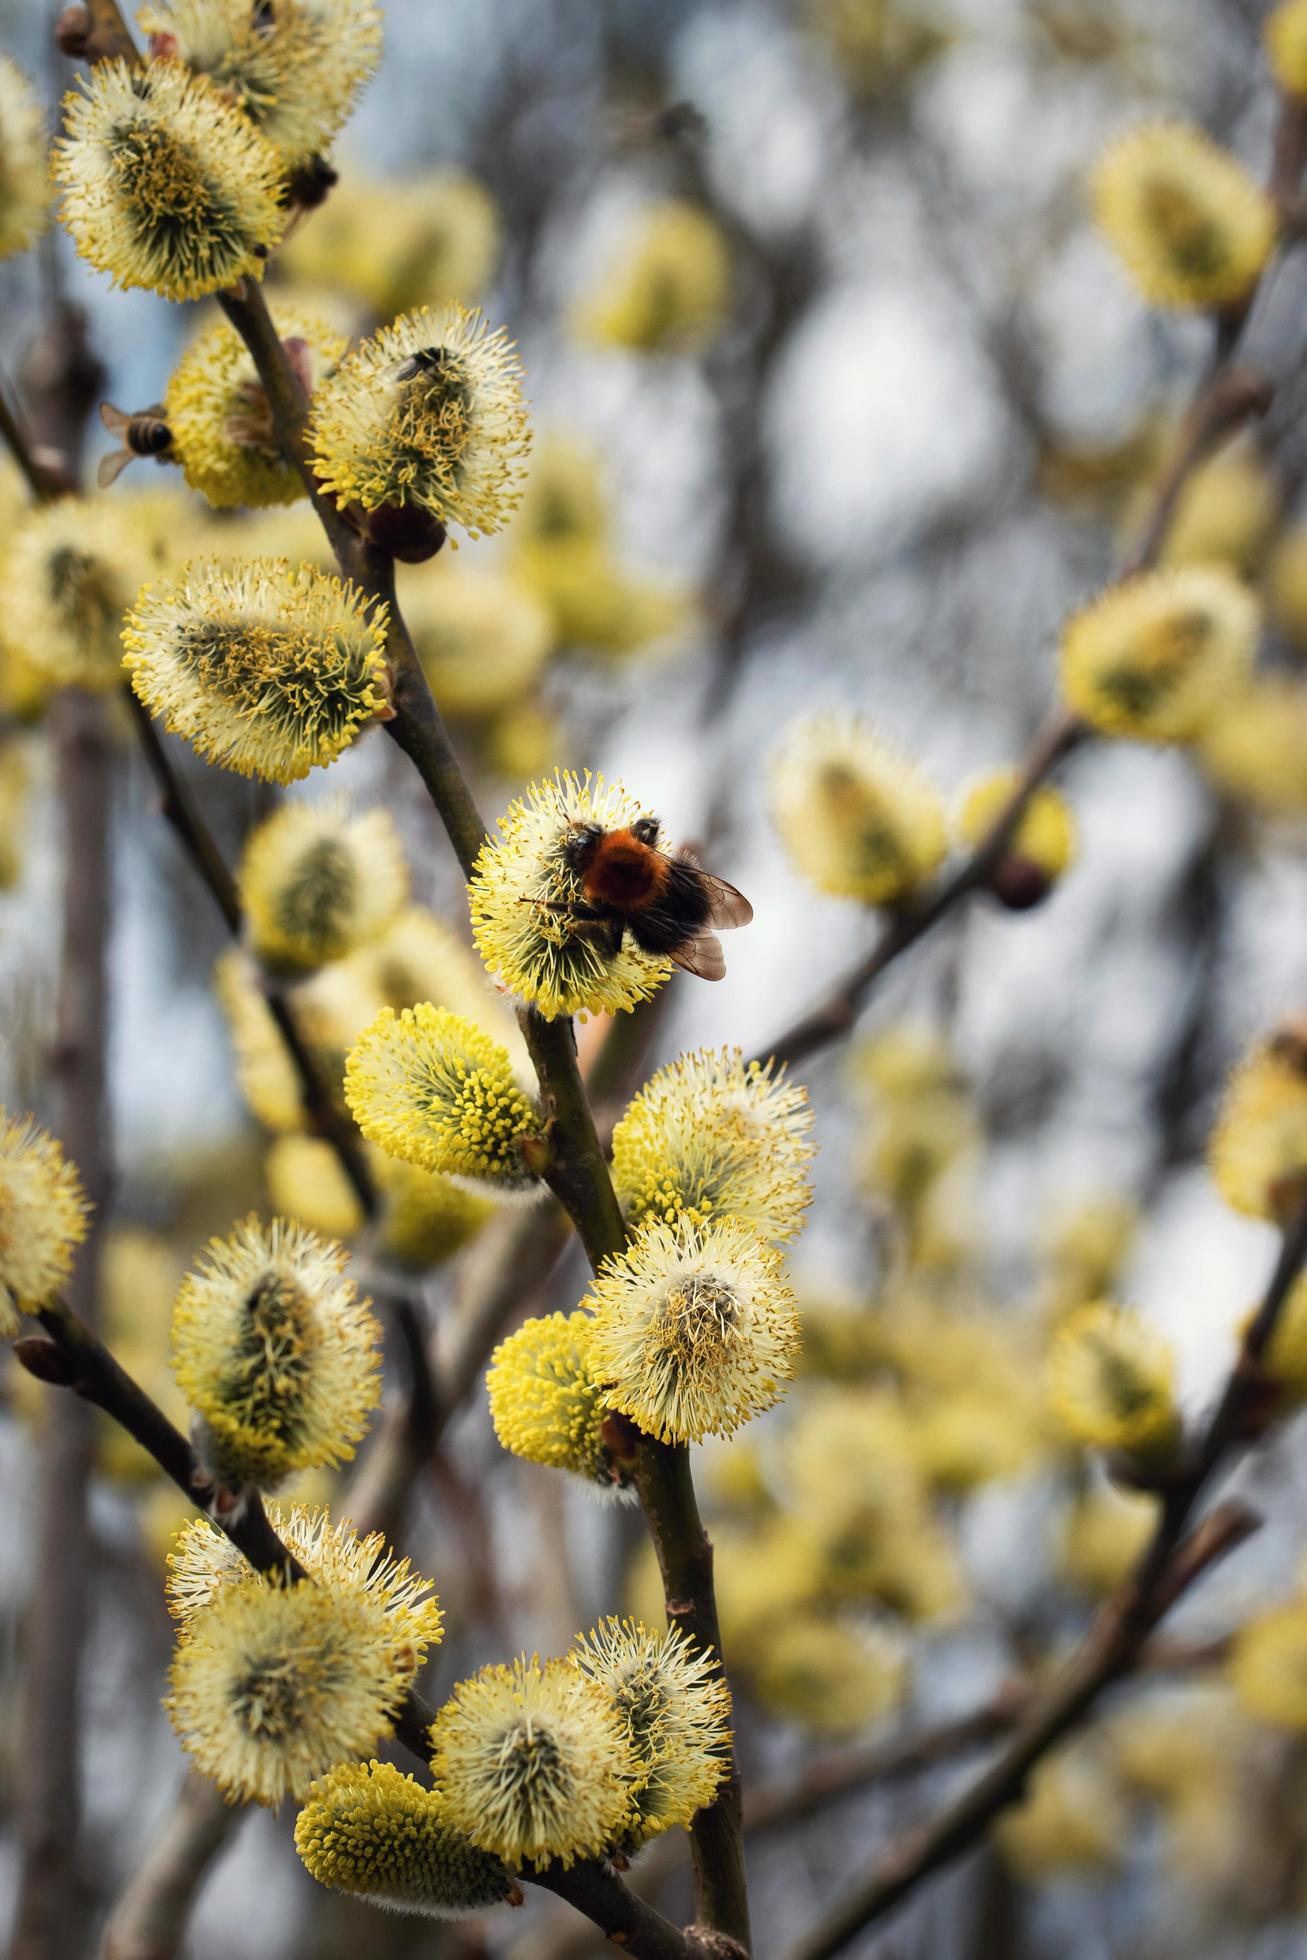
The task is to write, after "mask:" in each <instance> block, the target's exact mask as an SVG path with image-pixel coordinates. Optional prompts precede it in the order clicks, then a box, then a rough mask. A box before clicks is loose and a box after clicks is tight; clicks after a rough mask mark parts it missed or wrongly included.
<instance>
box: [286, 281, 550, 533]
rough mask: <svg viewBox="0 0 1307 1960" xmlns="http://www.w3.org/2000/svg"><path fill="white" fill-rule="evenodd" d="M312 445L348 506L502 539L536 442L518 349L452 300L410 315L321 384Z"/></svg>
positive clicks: (327, 481) (329, 484)
mask: <svg viewBox="0 0 1307 1960" xmlns="http://www.w3.org/2000/svg"><path fill="white" fill-rule="evenodd" d="M309 442H310V446H311V448H312V452H313V459H314V467H315V468H316V470H317V473H318V476H319V478H320V479H321V481H322V484H323V487H324V489H325V490H326V491H327V492H328V493H329V494H330V495H332V496H333V497H334V498H335V499H336V502H337V503H338V504H339V505H340V506H341V507H342V508H344V507H345V506H347V505H351V504H353V505H357V506H359V507H361V508H362V509H363V510H377V509H379V508H380V507H381V506H382V505H383V504H386V505H399V506H403V505H410V504H413V505H417V506H418V507H419V508H420V509H422V510H425V511H427V512H429V514H430V515H431V516H432V517H434V518H436V519H437V520H438V522H440V523H441V524H450V523H454V524H459V525H461V526H462V528H463V529H464V530H465V531H467V532H468V534H469V535H470V536H471V537H478V536H479V535H480V534H481V533H482V532H483V531H497V530H499V528H500V527H501V525H503V524H504V523H505V521H506V520H507V518H508V516H509V514H510V512H511V511H512V510H513V509H514V508H515V507H516V505H517V502H518V500H519V498H520V497H521V494H522V484H523V481H524V476H525V469H524V463H523V459H524V457H525V455H526V453H527V450H528V449H529V448H530V443H531V436H530V427H529V424H528V421H527V413H526V404H525V402H524V401H523V399H522V368H521V364H520V362H519V361H518V358H517V354H516V352H515V351H514V347H513V343H512V342H511V341H510V340H509V339H508V337H507V334H506V333H505V331H504V329H503V328H502V327H500V328H497V329H496V330H495V331H494V332H491V330H490V328H489V326H488V325H487V323H486V321H485V320H484V319H483V317H482V315H481V314H480V313H479V312H475V311H474V312H469V311H468V310H467V308H466V307H462V306H458V305H456V304H454V303H452V302H451V303H450V304H448V305H446V306H443V307H438V308H434V309H432V308H427V307H422V308H419V309H418V310H417V311H416V312H413V313H405V314H402V315H401V316H400V318H399V319H398V320H396V321H395V322H394V323H393V324H392V325H391V326H388V327H382V328H381V329H380V331H379V332H377V333H375V334H373V335H372V337H371V339H369V340H364V341H361V342H360V343H359V345H358V346H357V347H355V348H353V349H352V350H351V351H350V353H349V354H347V355H346V357H345V359H344V360H343V361H342V362H341V364H340V366H339V367H338V368H337V370H336V372H335V373H334V374H333V375H331V376H330V377H328V378H327V379H326V380H325V381H324V382H323V384H322V386H321V387H320V388H319V389H318V392H317V394H316V395H315V396H314V399H313V406H312V413H311V416H310V421H309Z"/></svg>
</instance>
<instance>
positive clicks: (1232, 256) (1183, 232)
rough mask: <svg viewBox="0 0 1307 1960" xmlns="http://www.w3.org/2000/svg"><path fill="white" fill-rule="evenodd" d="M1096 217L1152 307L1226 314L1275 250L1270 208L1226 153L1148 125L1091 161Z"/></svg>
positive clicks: (1205, 140) (1195, 133) (1190, 133)
mask: <svg viewBox="0 0 1307 1960" xmlns="http://www.w3.org/2000/svg"><path fill="white" fill-rule="evenodd" d="M1092 196H1093V206H1094V215H1095V217H1096V219H1097V221H1098V224H1099V227H1100V229H1101V230H1102V231H1103V233H1104V235H1105V236H1106V238H1107V239H1108V241H1109V243H1110V244H1111V245H1112V247H1113V249H1114V250H1115V251H1116V252H1117V254H1118V255H1119V257H1120V259H1121V261H1122V263H1123V265H1124V266H1125V268H1126V270H1127V272H1128V273H1129V274H1130V277H1131V278H1132V279H1133V280H1134V282H1135V284H1136V286H1137V287H1138V288H1139V290H1140V292H1141V293H1142V294H1143V296H1144V298H1145V299H1146V300H1148V301H1149V303H1150V304H1151V305H1154V306H1166V307H1179V308H1186V307H1187V308H1207V307H1220V306H1230V305H1233V304H1234V303H1235V302H1236V301H1238V300H1241V299H1242V298H1244V296H1245V295H1246V294H1247V293H1248V292H1249V291H1250V290H1251V289H1252V287H1253V285H1254V284H1255V283H1256V281H1257V279H1258V278H1259V276H1260V274H1261V271H1262V268H1263V266H1264V265H1265V264H1266V261H1267V259H1268V258H1269V257H1270V254H1271V250H1272V248H1273V246H1274V244H1275V233H1276V218H1275V209H1274V206H1273V205H1272V203H1271V200H1270V198H1269V197H1268V196H1267V195H1266V193H1265V191H1263V190H1262V189H1261V187H1260V186H1259V185H1258V184H1257V183H1255V182H1254V180H1253V178H1252V177H1251V176H1250V175H1249V173H1248V172H1247V170H1245V168H1244V166H1243V165H1242V164H1241V163H1240V162H1239V161H1238V159H1237V158H1235V157H1233V156H1231V155H1230V154H1229V152H1228V151H1226V150H1223V149H1221V148H1219V147H1218V145H1217V144H1215V143H1213V142H1212V141H1211V139H1210V138H1209V137H1208V136H1207V135H1205V134H1204V132H1203V131H1202V130H1200V129H1196V128H1192V127H1190V126H1189V125H1188V124H1185V123H1178V122H1161V123H1147V124H1145V125H1143V126H1142V127H1141V128H1139V129H1134V130H1131V131H1130V132H1129V133H1128V134H1127V135H1125V136H1122V137H1120V138H1119V139H1118V140H1117V141H1116V142H1115V143H1114V144H1113V145H1112V146H1111V148H1110V149H1109V150H1107V151H1106V152H1105V153H1104V155H1103V156H1102V157H1101V158H1100V159H1099V161H1098V163H1097V165H1096V166H1095V168H1094V174H1093V182H1092Z"/></svg>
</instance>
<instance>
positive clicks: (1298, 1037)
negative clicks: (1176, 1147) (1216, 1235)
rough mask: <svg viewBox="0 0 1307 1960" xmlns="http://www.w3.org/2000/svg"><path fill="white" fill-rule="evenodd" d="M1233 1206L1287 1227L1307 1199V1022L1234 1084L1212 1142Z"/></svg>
mask: <svg viewBox="0 0 1307 1960" xmlns="http://www.w3.org/2000/svg"><path fill="white" fill-rule="evenodd" d="M1208 1161H1209V1163H1210V1164H1211V1169H1212V1176H1213V1177H1214V1178H1215V1179H1216V1183H1217V1187H1218V1189H1219V1190H1220V1193H1221V1196H1222V1197H1223V1198H1224V1199H1225V1201H1226V1203H1227V1204H1231V1205H1233V1206H1234V1208H1235V1210H1236V1211H1243V1212H1248V1213H1249V1214H1250V1215H1251V1216H1252V1217H1254V1218H1272V1219H1278V1220H1280V1221H1281V1222H1282V1223H1285V1222H1287V1221H1288V1219H1289V1218H1291V1217H1292V1216H1293V1214H1294V1212H1295V1211H1296V1210H1297V1208H1298V1206H1299V1205H1300V1204H1301V1203H1302V1200H1303V1194H1304V1192H1305V1191H1307V1022H1305V1021H1304V1020H1302V1019H1301V1018H1299V1019H1296V1020H1290V1021H1286V1022H1284V1023H1283V1024H1282V1026H1281V1027H1280V1028H1278V1029H1277V1030H1276V1032H1275V1033H1274V1034H1273V1035H1270V1036H1269V1037H1268V1038H1267V1039H1266V1040H1264V1041H1261V1042H1258V1043H1257V1044H1256V1046H1255V1047H1254V1048H1253V1049H1252V1050H1251V1052H1250V1053H1249V1054H1248V1055H1247V1057H1246V1058H1245V1059H1244V1061H1243V1062H1242V1063H1241V1064H1240V1066H1239V1067H1238V1068H1237V1069H1236V1070H1235V1072H1234V1074H1233V1075H1232V1076H1231V1078H1230V1081H1229V1084H1228V1085H1227V1087H1226V1091H1225V1096H1224V1099H1223V1101H1222V1103H1221V1107H1220V1109H1219V1111H1218V1113H1217V1118H1216V1122H1215V1125H1214V1126H1213V1129H1212V1134H1211V1137H1210V1139H1209V1141H1208Z"/></svg>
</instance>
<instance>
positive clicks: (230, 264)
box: [53, 61, 285, 300]
mask: <svg viewBox="0 0 1307 1960" xmlns="http://www.w3.org/2000/svg"><path fill="white" fill-rule="evenodd" d="M64 131H65V134H64V136H63V138H62V140H61V141H60V142H58V143H56V144H55V149H54V165H53V168H54V176H55V180H56V182H57V183H58V184H59V185H60V186H61V187H62V189H63V201H62V203H61V205H60V210H59V215H60V217H61V219H62V220H63V223H64V224H65V225H66V226H67V228H68V230H69V231H70V232H71V233H72V237H73V242H74V244H75V245H76V247H77V249H78V251H79V252H80V253H81V255H82V257H83V258H85V259H89V261H90V263H91V264H92V265H93V266H96V267H98V269H99V270H100V271H101V272H108V273H111V274H112V275H113V279H114V283H115V284H116V285H119V286H146V287H149V288H150V289H151V290H152V291H154V292H156V293H162V295H163V296H164V298H165V299H176V300H183V299H200V298H202V297H203V296H204V294H205V293H213V292H217V291H219V290H220V288H222V287H224V286H232V285H234V284H235V283H236V282H237V281H238V280H239V279H241V278H244V277H248V276H254V277H256V278H257V277H258V276H259V275H260V274H261V272H262V269H263V263H264V260H265V259H266V258H267V255H268V252H269V249H270V248H271V247H272V246H273V245H274V244H275V243H276V241H277V239H278V238H279V237H280V236H281V231H282V227H283V225H284V223H285V212H284V211H283V209H282V207H281V204H280V202H279V200H278V191H279V188H280V179H281V170H282V165H281V159H280V157H279V155H278V153H277V151H276V150H275V149H274V148H273V146H272V144H271V143H269V142H267V141H266V139H265V138H264V137H262V136H260V135H259V134H258V132H257V130H255V129H254V128H253V127H252V125H251V124H250V123H249V122H247V121H246V119H245V117H244V116H243V115H242V114H241V112H240V110H239V109H237V108H236V107H235V106H234V104H233V103H231V102H230V101H229V100H228V98H227V97H226V96H225V95H224V94H223V93H222V91H221V90H220V89H219V88H217V87H216V86H215V85H214V84H213V83H212V82H210V81H208V80H207V79H206V78H205V77H204V76H203V75H195V74H192V73H191V71H190V69H188V68H186V67H184V66H183V65H182V64H181V62H178V61H153V62H150V63H149V64H148V65H147V66H146V67H144V68H132V67H130V66H129V65H128V63H127V62H125V61H101V62H97V63H96V65H95V67H94V68H93V69H92V70H91V72H90V75H89V77H84V78H82V80H81V84H80V92H73V93H70V94H69V95H67V96H65V97H64Z"/></svg>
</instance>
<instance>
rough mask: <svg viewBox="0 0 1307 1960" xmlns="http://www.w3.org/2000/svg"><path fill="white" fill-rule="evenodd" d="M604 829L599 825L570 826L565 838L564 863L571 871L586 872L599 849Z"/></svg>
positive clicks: (582, 824)
mask: <svg viewBox="0 0 1307 1960" xmlns="http://www.w3.org/2000/svg"><path fill="white" fill-rule="evenodd" d="M603 834H604V827H603V825H602V824H598V823H573V824H569V825H568V827H567V830H566V832H565V833H564V836H563V863H564V864H565V865H566V866H567V868H568V870H569V871H584V870H585V867H586V866H587V864H589V862H590V860H591V858H592V857H593V856H594V854H595V851H596V849H597V848H598V844H599V839H600V838H601V837H602V836H603Z"/></svg>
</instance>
